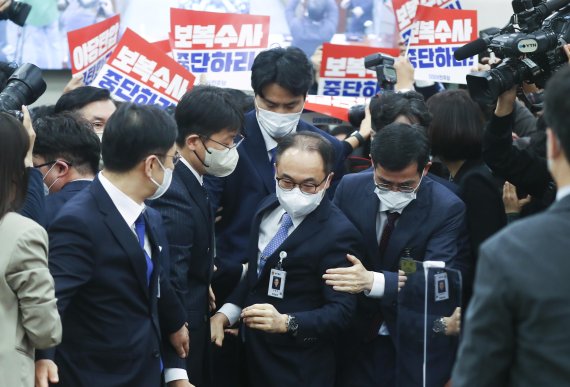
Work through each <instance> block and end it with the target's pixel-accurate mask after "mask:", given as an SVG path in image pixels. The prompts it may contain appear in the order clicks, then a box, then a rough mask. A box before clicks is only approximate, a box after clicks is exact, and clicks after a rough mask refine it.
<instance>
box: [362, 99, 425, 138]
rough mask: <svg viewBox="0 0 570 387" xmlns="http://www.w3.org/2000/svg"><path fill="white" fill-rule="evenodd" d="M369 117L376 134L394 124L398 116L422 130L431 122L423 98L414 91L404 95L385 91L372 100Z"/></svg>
mask: <svg viewBox="0 0 570 387" xmlns="http://www.w3.org/2000/svg"><path fill="white" fill-rule="evenodd" d="M370 115H371V118H372V129H374V130H375V131H376V132H379V131H380V130H382V128H384V127H385V126H386V125H389V124H391V123H392V122H394V121H395V120H396V119H397V118H398V117H399V116H404V117H406V118H407V119H408V120H410V122H411V123H412V124H419V125H421V126H423V127H424V128H427V127H428V126H429V124H430V121H431V115H430V114H429V111H428V108H427V106H426V103H425V100H424V97H423V95H421V94H420V93H418V92H416V91H407V92H405V93H396V92H391V91H386V92H384V94H381V95H378V96H377V97H374V98H372V99H371V100H370Z"/></svg>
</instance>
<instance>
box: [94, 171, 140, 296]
mask: <svg viewBox="0 0 570 387" xmlns="http://www.w3.org/2000/svg"><path fill="white" fill-rule="evenodd" d="M90 189H91V193H92V194H93V196H94V197H95V200H96V201H97V203H98V206H99V209H100V211H101V213H103V215H104V217H105V224H106V225H107V227H109V230H110V232H111V234H112V235H113V236H114V237H115V240H116V241H117V242H118V243H119V245H120V246H121V248H122V249H123V250H124V252H125V253H126V255H127V257H128V259H129V261H130V262H131V265H132V267H133V271H134V272H135V276H136V278H137V282H138V283H139V285H140V287H141V290H142V292H143V294H145V295H146V296H147V297H148V296H149V292H148V286H147V281H146V260H145V257H144V253H143V250H142V249H141V247H140V244H139V242H138V240H137V237H136V235H135V233H134V232H133V230H132V229H131V228H130V227H129V225H127V223H126V222H125V220H124V219H123V217H122V216H121V214H120V213H119V210H117V208H116V207H115V204H114V203H113V201H112V200H111V198H110V197H109V194H107V191H105V189H104V188H103V186H102V185H101V183H100V182H99V179H98V178H96V179H95V180H93V183H92V184H91V186H90Z"/></svg>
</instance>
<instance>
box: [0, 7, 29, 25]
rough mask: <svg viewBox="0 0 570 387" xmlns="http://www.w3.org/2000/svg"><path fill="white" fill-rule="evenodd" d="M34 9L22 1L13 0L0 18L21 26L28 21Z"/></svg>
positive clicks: (0, 13) (1, 13)
mask: <svg viewBox="0 0 570 387" xmlns="http://www.w3.org/2000/svg"><path fill="white" fill-rule="evenodd" d="M31 10H32V6H31V5H29V4H26V3H22V2H20V1H12V3H10V6H9V7H8V9H6V10H4V11H2V12H0V20H10V21H12V22H14V23H16V24H17V25H19V26H20V27H22V26H23V25H24V23H26V19H27V18H28V15H29V14H30V11H31Z"/></svg>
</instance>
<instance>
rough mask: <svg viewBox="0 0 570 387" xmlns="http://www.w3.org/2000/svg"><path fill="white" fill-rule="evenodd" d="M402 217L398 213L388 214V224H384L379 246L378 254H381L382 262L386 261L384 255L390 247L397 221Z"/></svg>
mask: <svg viewBox="0 0 570 387" xmlns="http://www.w3.org/2000/svg"><path fill="white" fill-rule="evenodd" d="M399 217H400V213H398V212H387V213H386V223H385V224H384V229H383V230H382V236H381V237H380V244H379V245H378V252H379V253H380V260H381V262H382V261H383V259H384V253H385V252H386V248H387V247H388V242H390V236H391V235H392V232H393V231H394V228H395V227H396V220H398V218H399Z"/></svg>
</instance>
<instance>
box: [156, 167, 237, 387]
mask: <svg viewBox="0 0 570 387" xmlns="http://www.w3.org/2000/svg"><path fill="white" fill-rule="evenodd" d="M149 204H150V205H151V206H152V207H153V208H155V209H156V210H158V211H159V212H160V214H161V215H162V218H163V220H164V226H165V229H166V233H167V236H168V242H169V244H170V265H169V266H170V278H171V281H172V284H173V286H174V288H175V290H176V292H177V293H178V295H179V297H180V299H181V301H182V303H183V304H184V307H185V308H186V313H187V315H188V319H189V328H190V340H191V343H192V344H191V346H190V354H189V356H188V358H187V370H188V373H189V377H190V382H191V383H192V384H195V385H198V386H207V385H210V383H211V375H210V371H209V358H210V351H209V349H210V318H209V317H210V312H209V304H208V288H209V286H210V283H211V281H212V272H213V265H214V251H215V243H214V219H213V213H212V209H211V207H210V205H209V203H208V199H207V196H206V192H205V190H204V188H203V187H202V186H201V185H200V182H199V181H198V179H196V177H195V176H194V175H193V174H192V171H190V169H189V168H188V167H187V166H186V165H184V164H183V163H178V164H177V165H176V167H175V168H174V175H173V178H172V184H171V185H170V188H169V189H168V191H167V192H166V193H165V194H164V195H163V196H161V197H160V198H159V199H157V200H153V201H150V203H149ZM236 265H237V267H234V269H235V270H233V271H232V272H231V273H230V274H229V277H231V280H230V282H231V283H232V285H235V284H236V283H237V282H238V281H239V278H240V276H241V270H242V266H241V264H236ZM236 265H234V266H236ZM226 266H227V265H226ZM226 269H227V268H226V267H225V266H223V265H222V266H220V267H218V271H220V272H223V271H225V270H226ZM226 293H229V291H227V290H226Z"/></svg>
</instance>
